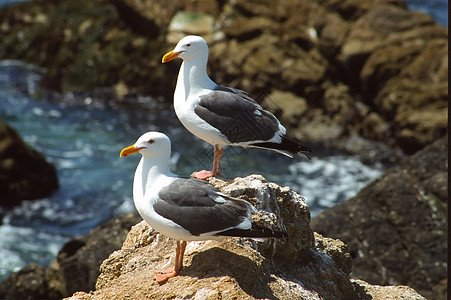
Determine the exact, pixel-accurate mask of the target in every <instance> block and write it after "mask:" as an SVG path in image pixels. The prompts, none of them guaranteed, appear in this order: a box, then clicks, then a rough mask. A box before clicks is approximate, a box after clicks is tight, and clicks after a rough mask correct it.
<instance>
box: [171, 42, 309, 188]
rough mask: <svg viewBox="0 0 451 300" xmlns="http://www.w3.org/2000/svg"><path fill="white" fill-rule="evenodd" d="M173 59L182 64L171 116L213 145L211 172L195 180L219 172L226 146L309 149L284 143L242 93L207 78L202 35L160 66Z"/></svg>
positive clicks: (289, 151) (270, 119) (271, 120)
mask: <svg viewBox="0 0 451 300" xmlns="http://www.w3.org/2000/svg"><path fill="white" fill-rule="evenodd" d="M176 57H180V58H182V59H183V63H182V65H181V67H180V71H179V75H178V78H177V86H176V88H175V92H174V108H175V113H176V114H177V117H178V118H179V119H180V121H181V122H182V124H183V125H184V126H185V127H186V129H188V130H189V131H190V132H191V133H193V134H194V135H196V136H197V137H199V138H201V139H203V140H204V141H206V142H207V143H209V144H211V145H213V146H214V159H213V169H212V171H211V172H210V171H200V172H197V174H196V175H194V176H195V177H197V178H199V179H206V178H208V177H211V176H216V175H220V174H221V157H222V148H223V147H224V146H226V145H233V146H242V147H257V148H264V149H270V150H274V151H277V152H280V153H282V154H285V155H287V156H289V157H293V155H299V156H303V157H306V158H309V157H308V156H307V155H306V154H305V153H303V152H313V150H312V149H311V148H309V147H306V146H303V145H301V144H298V143H296V142H294V141H292V140H290V139H288V137H287V136H286V129H285V127H284V126H282V124H280V122H279V120H278V119H277V118H276V117H275V116H274V115H273V114H272V113H270V112H268V111H266V110H264V109H263V108H262V107H261V106H260V105H259V104H258V103H257V101H255V100H254V99H252V98H251V97H249V95H248V94H247V93H246V92H244V91H242V90H239V89H233V88H227V87H223V86H220V85H217V84H216V83H215V82H213V81H212V80H211V79H210V77H208V74H207V61H208V46H207V43H206V42H205V40H204V39H203V38H202V37H200V36H193V35H189V36H186V37H184V38H182V39H181V40H180V41H179V42H178V44H177V45H176V46H175V48H174V50H172V51H170V52H168V53H166V54H165V55H164V56H163V58H162V62H163V63H166V62H169V61H171V60H172V59H174V58H176ZM309 159H310V158H309Z"/></svg>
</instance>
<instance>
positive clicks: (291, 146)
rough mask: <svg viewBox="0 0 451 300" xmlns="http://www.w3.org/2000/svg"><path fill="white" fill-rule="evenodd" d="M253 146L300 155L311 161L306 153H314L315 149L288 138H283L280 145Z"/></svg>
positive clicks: (261, 144) (263, 144)
mask: <svg viewBox="0 0 451 300" xmlns="http://www.w3.org/2000/svg"><path fill="white" fill-rule="evenodd" d="M252 146H255V147H260V148H266V149H273V150H279V151H281V152H289V153H292V154H295V155H299V156H302V157H305V158H307V159H310V160H311V158H310V156H308V155H307V154H305V153H304V152H308V153H313V149H312V148H310V147H307V146H304V145H301V144H299V143H297V142H295V141H292V140H291V139H289V138H288V137H287V136H282V141H281V142H280V143H256V144H252Z"/></svg>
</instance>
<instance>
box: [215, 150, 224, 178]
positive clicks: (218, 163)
mask: <svg viewBox="0 0 451 300" xmlns="http://www.w3.org/2000/svg"><path fill="white" fill-rule="evenodd" d="M221 160H222V148H219V147H218V145H215V153H214V159H213V176H216V175H221Z"/></svg>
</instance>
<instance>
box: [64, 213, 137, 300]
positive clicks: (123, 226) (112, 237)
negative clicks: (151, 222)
mask: <svg viewBox="0 0 451 300" xmlns="http://www.w3.org/2000/svg"><path fill="white" fill-rule="evenodd" d="M139 220H140V217H139V216H138V214H136V213H135V214H129V215H124V216H121V217H118V218H115V219H113V220H111V221H109V222H106V223H104V224H102V225H100V226H98V227H96V228H94V229H93V230H92V231H91V232H90V233H89V234H87V235H85V236H82V237H80V238H76V239H73V240H71V241H69V242H67V243H66V244H65V245H64V246H63V248H62V249H61V250H60V252H59V253H58V256H57V258H56V262H57V265H58V269H59V272H60V274H61V279H62V282H63V286H64V295H65V296H68V295H72V294H73V293H74V292H76V291H90V290H94V289H95V283H96V280H97V277H98V276H99V267H100V265H101V263H102V262H103V260H104V259H106V258H107V257H108V255H110V254H111V253H112V252H113V251H115V250H117V249H119V248H120V247H121V246H122V243H123V242H124V240H125V236H126V235H127V233H128V231H129V230H130V228H131V226H133V225H134V224H136V223H137V222H138V221H139Z"/></svg>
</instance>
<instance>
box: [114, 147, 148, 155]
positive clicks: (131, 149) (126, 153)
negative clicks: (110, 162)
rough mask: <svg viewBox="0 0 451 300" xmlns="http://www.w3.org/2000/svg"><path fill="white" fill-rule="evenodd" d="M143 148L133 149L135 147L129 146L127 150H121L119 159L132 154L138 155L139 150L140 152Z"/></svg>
mask: <svg viewBox="0 0 451 300" xmlns="http://www.w3.org/2000/svg"><path fill="white" fill-rule="evenodd" d="M142 148H144V147H135V145H131V146H129V147H127V148H124V149H122V151H121V154H119V156H120V157H126V156H129V155H130V154H133V153H138V152H139V150H141V149H142Z"/></svg>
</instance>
